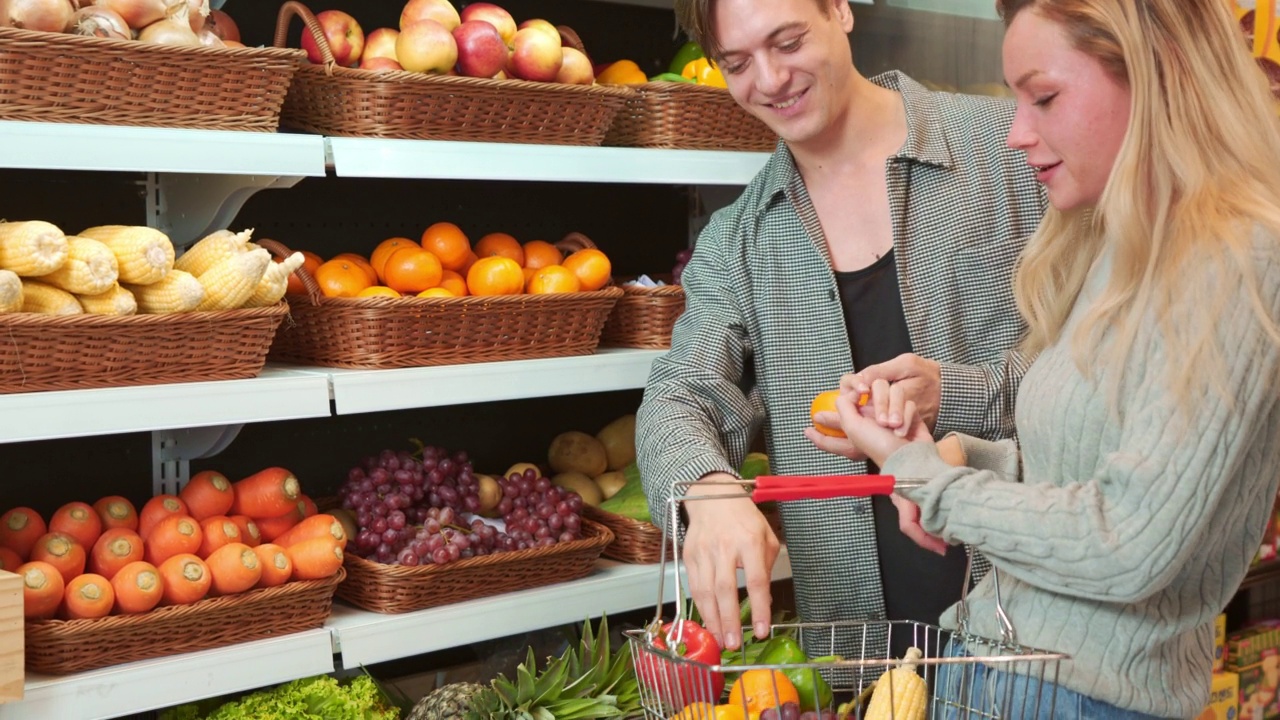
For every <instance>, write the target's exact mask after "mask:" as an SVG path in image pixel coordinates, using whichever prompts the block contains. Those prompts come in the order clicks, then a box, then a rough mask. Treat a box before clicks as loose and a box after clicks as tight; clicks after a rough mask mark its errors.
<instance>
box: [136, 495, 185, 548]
mask: <svg viewBox="0 0 1280 720" xmlns="http://www.w3.org/2000/svg"><path fill="white" fill-rule="evenodd" d="M190 514H191V513H190V512H189V511H188V510H187V504H186V503H185V502H183V501H182V498H180V497H178V496H177V495H157V496H155V497H153V498H151V499H150V500H148V501H147V504H146V505H143V506H142V510H141V511H140V512H139V513H138V534H139V535H141V536H142V539H143V540H146V539H147V536H148V535H150V534H151V529H152V528H154V527H155V526H156V523H158V522H160V521H161V520H163V519H165V518H167V517H169V516H170V515H190Z"/></svg>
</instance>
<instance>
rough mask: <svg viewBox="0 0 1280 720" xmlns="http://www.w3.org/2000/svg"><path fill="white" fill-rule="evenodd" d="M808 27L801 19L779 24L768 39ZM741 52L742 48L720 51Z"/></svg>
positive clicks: (722, 54) (724, 54) (726, 52)
mask: <svg viewBox="0 0 1280 720" xmlns="http://www.w3.org/2000/svg"><path fill="white" fill-rule="evenodd" d="M806 27H808V24H807V23H804V22H801V21H799V20H796V21H794V22H789V23H785V24H782V25H779V26H778V27H777V28H775V29H774V31H773V32H771V33H769V37H768V40H770V41H772V40H775V39H777V37H778V36H779V35H782V34H783V33H786V32H790V31H792V30H798V29H804V28H806ZM740 52H742V51H741V50H724V51H722V52H721V53H720V55H721V56H722V57H723V56H726V55H733V54H734V53H740Z"/></svg>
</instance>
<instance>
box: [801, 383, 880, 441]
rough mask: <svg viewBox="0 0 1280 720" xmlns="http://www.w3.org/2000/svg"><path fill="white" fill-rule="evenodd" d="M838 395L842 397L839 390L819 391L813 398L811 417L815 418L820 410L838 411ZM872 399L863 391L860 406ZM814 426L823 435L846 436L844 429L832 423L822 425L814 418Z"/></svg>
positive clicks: (811, 418)
mask: <svg viewBox="0 0 1280 720" xmlns="http://www.w3.org/2000/svg"><path fill="white" fill-rule="evenodd" d="M838 397H840V391H839V390H827V391H826V392H821V393H818V396H817V397H815V398H814V399H813V404H812V405H810V406H809V419H810V420H813V417H814V416H815V415H817V414H818V413H820V412H836V398H838ZM870 399H871V396H870V395H868V394H867V393H862V395H860V396H858V407H862V406H863V405H866V404H867V401H868V400H870ZM813 427H814V428H815V429H816V430H817V431H818V432H820V433H822V434H823V435H830V436H831V437H846V436H845V434H844V430H841V429H840V428H837V427H831V426H830V425H822V424H820V423H819V422H818V421H817V420H813Z"/></svg>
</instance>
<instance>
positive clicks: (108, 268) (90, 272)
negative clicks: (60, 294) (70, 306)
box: [40, 235, 120, 295]
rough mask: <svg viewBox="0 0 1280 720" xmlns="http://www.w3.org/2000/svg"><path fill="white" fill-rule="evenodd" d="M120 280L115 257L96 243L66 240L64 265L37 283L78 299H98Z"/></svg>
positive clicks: (105, 247) (70, 238) (78, 238)
mask: <svg viewBox="0 0 1280 720" xmlns="http://www.w3.org/2000/svg"><path fill="white" fill-rule="evenodd" d="M119 276H120V268H119V265H117V264H116V256H115V254H114V253H112V252H111V250H110V248H108V247H107V246H106V245H103V244H102V243H100V242H98V241H97V240H90V239H89V238H82V237H79V236H76V235H71V236H68V237H67V261H66V262H64V263H62V267H60V268H58V269H57V270H54V271H53V272H51V273H49V274H48V275H41V276H40V282H44V283H49V284H50V285H52V286H54V287H56V288H61V289H63V290H66V291H67V292H69V293H75V294H77V295H99V294H101V293H104V292H106V291H108V290H110V289H111V288H112V287H113V286H114V285H115V284H116V280H117V279H118V278H119Z"/></svg>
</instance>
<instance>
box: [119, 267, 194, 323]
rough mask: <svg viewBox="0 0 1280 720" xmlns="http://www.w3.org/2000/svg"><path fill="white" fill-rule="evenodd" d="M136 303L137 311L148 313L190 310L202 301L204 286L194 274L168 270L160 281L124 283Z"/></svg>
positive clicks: (156, 313)
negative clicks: (140, 283)
mask: <svg viewBox="0 0 1280 720" xmlns="http://www.w3.org/2000/svg"><path fill="white" fill-rule="evenodd" d="M125 289H126V290H128V291H129V292H131V293H133V297H134V299H135V300H136V301H137V303H138V312H141V313H146V314H149V315H164V314H165V313H175V312H190V311H192V310H195V309H196V308H197V307H200V303H202V302H204V286H203V285H201V284H200V281H199V280H197V279H196V277H195V276H194V275H192V274H191V273H188V272H183V271H181V270H170V271H169V273H168V274H167V275H165V276H164V279H162V280H160V282H154V283H151V284H150V285H126V286H125Z"/></svg>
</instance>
